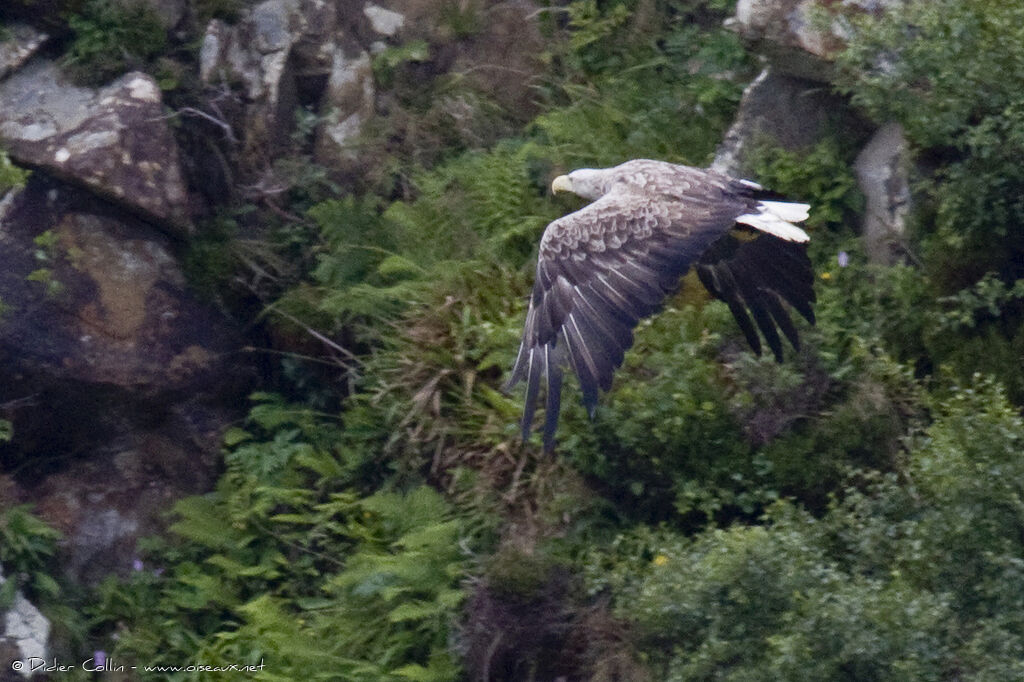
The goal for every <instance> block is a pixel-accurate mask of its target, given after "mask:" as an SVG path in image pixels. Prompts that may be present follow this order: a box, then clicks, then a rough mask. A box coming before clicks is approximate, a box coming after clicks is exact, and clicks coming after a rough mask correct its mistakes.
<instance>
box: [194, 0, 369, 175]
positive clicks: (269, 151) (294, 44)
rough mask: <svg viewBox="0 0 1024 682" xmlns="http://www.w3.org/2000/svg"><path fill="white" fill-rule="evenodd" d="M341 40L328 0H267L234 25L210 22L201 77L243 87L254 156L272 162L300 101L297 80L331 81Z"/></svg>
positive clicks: (247, 142)
mask: <svg viewBox="0 0 1024 682" xmlns="http://www.w3.org/2000/svg"><path fill="white" fill-rule="evenodd" d="M340 39H341V36H340V35H339V34H338V32H337V13H336V11H335V7H334V5H333V3H329V2H326V1H325V0H265V1H264V2H261V3H259V4H258V5H256V6H254V7H253V8H252V9H250V10H249V11H247V12H246V13H245V14H244V15H243V16H242V18H241V19H240V20H239V21H238V22H237V23H236V24H234V25H228V24H226V23H224V22H223V21H219V20H215V21H213V22H211V23H210V25H209V26H208V27H207V29H206V35H205V37H204V38H203V45H202V50H201V52H200V69H199V76H200V78H201V80H202V81H203V82H204V83H207V84H211V85H215V84H217V83H225V82H236V81H237V82H240V83H241V84H242V89H243V96H244V99H245V105H246V112H245V121H244V123H243V128H244V135H243V137H244V140H243V145H244V151H245V153H246V154H247V155H248V156H249V157H264V158H269V157H270V156H272V155H273V151H274V149H275V148H276V147H279V146H280V145H281V144H282V143H283V141H284V140H285V139H286V137H287V134H288V132H289V130H290V129H291V126H292V123H293V116H294V110H295V106H296V104H297V103H298V102H299V89H300V83H299V82H298V80H299V79H316V78H317V77H322V80H323V82H324V83H326V79H327V76H328V75H329V74H330V73H331V69H332V65H333V63H334V62H335V61H336V57H335V55H336V53H337V49H338V45H339V40H340ZM350 52H352V50H350ZM355 52H356V53H358V50H355Z"/></svg>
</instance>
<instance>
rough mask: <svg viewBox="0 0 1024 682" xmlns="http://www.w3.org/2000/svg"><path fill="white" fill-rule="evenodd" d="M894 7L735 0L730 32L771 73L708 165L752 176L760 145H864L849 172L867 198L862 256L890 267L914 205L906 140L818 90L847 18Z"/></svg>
mask: <svg viewBox="0 0 1024 682" xmlns="http://www.w3.org/2000/svg"><path fill="white" fill-rule="evenodd" d="M897 3H898V0H843V2H838V3H837V2H830V1H829V0H740V1H739V3H738V4H737V6H736V16H735V17H733V18H732V19H730V21H729V22H728V25H730V26H731V27H732V28H733V29H734V30H736V31H738V32H739V33H740V35H741V36H743V37H744V38H745V39H746V40H748V41H750V42H752V43H754V44H755V45H756V46H757V48H758V49H759V50H761V51H762V52H763V53H764V55H765V56H766V57H767V60H768V62H769V67H768V68H766V69H765V70H764V71H763V72H762V73H761V75H760V76H758V78H757V79H756V80H755V81H754V82H753V83H751V84H750V85H749V86H748V87H747V89H746V91H745V92H744V93H743V99H742V101H741V102H740V108H739V112H738V114H737V117H736V121H735V122H734V123H733V125H732V127H731V128H730V129H729V132H728V133H727V134H726V137H725V140H724V141H723V143H722V145H721V146H720V148H719V150H718V154H717V156H716V157H715V160H714V163H713V164H712V167H713V168H715V169H716V170H719V171H722V172H725V173H729V174H732V175H741V176H742V175H749V174H750V171H751V170H752V169H751V168H750V163H749V161H750V155H751V151H752V150H753V149H755V148H756V146H757V145H758V144H759V143H761V142H766V143H768V144H771V145H773V146H776V147H782V148H784V149H788V150H799V149H804V148H807V147H809V146H811V145H813V144H814V143H815V142H817V141H819V140H820V139H821V138H822V136H823V135H825V134H828V133H829V131H830V130H843V131H844V132H845V133H846V134H847V135H854V136H857V137H863V145H862V147H861V150H860V152H859V153H858V155H857V158H856V161H855V162H854V172H855V173H856V175H857V181H858V184H859V186H860V189H861V191H862V192H863V193H864V198H865V210H864V215H863V217H862V219H861V234H862V236H863V239H864V248H865V251H867V254H868V258H869V259H870V260H871V261H872V262H876V263H893V262H895V261H896V260H897V259H899V258H900V257H901V255H902V252H903V249H902V246H901V245H902V242H903V238H904V232H905V229H906V219H907V214H908V213H909V211H910V202H911V192H910V181H909V166H910V159H909V156H908V153H907V144H906V140H905V138H904V136H903V131H902V130H901V129H900V127H899V126H898V125H896V124H892V123H890V124H886V125H884V126H882V127H881V128H879V129H877V130H874V131H872V130H871V127H870V125H869V124H868V123H867V122H865V121H863V120H862V119H860V118H859V117H858V116H857V113H856V112H855V111H854V110H853V109H852V107H851V106H850V104H849V103H848V101H847V100H846V99H845V98H843V97H839V96H836V95H833V94H831V93H830V92H829V91H828V89H827V87H823V86H822V83H823V82H828V81H829V79H830V78H831V77H832V66H831V63H832V60H833V59H834V58H835V55H836V53H837V52H838V51H839V50H840V49H842V47H843V45H844V44H845V40H846V39H847V37H848V36H849V33H848V30H847V27H848V26H849V24H848V23H847V22H848V19H849V16H850V13H852V12H872V13H877V12H884V11H886V9H887V8H889V7H890V6H892V5H894V4H897ZM861 131H862V133H863V134H862V133H861ZM854 142H860V140H859V139H857V140H854Z"/></svg>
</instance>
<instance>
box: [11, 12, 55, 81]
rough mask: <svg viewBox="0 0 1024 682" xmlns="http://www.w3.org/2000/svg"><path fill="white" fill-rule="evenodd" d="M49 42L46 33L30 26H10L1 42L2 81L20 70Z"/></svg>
mask: <svg viewBox="0 0 1024 682" xmlns="http://www.w3.org/2000/svg"><path fill="white" fill-rule="evenodd" d="M47 40H49V36H48V35H47V34H46V33H43V32H42V31H40V30H38V29H36V28H33V27H32V26H29V25H28V24H20V23H19V24H13V25H11V26H8V27H7V32H6V35H5V37H4V38H3V39H2V40H0V80H3V79H4V78H6V77H7V75H8V74H10V73H12V72H14V71H16V70H17V69H18V68H20V67H21V65H22V64H24V63H25V62H26V61H28V60H29V59H30V58H31V57H32V55H34V54H35V53H36V52H38V51H39V48H41V47H42V46H43V45H45V44H46V41H47Z"/></svg>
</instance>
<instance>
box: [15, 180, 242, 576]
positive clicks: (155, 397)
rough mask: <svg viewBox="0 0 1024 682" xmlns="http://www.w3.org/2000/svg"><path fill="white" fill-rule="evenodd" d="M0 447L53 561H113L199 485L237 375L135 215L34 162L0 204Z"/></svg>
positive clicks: (167, 251) (93, 569) (155, 236)
mask: <svg viewBox="0 0 1024 682" xmlns="http://www.w3.org/2000/svg"><path fill="white" fill-rule="evenodd" d="M0 301H2V302H3V304H4V308H3V313H2V317H0V404H2V405H4V406H5V412H4V417H5V418H6V419H8V420H9V421H10V422H11V423H12V424H13V431H14V437H13V440H12V441H11V442H10V443H6V444H0V467H2V471H9V472H11V479H10V480H12V481H13V482H14V484H15V490H14V492H13V493H12V492H10V491H8V493H7V496H8V497H10V496H12V495H13V496H14V497H15V499H16V500H17V501H31V502H33V503H34V504H35V506H36V509H37V512H38V513H39V514H40V515H41V516H43V518H45V519H46V520H48V521H50V522H51V523H53V524H54V525H56V526H57V527H58V528H59V529H60V530H61V531H62V532H63V533H64V535H65V540H64V544H63V545H62V547H63V551H64V552H65V564H64V565H65V568H66V569H67V571H68V572H69V573H70V574H71V575H72V576H74V577H75V578H77V579H80V580H85V581H90V580H92V579H98V578H99V577H101V576H102V575H103V574H105V573H109V572H111V571H114V570H120V571H125V570H128V569H129V568H130V566H131V564H132V559H133V556H134V547H135V541H136V540H137V539H138V537H140V536H142V535H146V534H152V533H153V532H155V531H156V530H157V529H158V528H159V526H160V523H161V517H162V514H163V513H164V512H165V511H166V510H167V509H168V508H169V506H170V504H171V503H172V502H173V501H174V500H175V499H179V498H180V497H182V496H184V495H188V494H193V493H198V492H203V491H205V490H208V489H209V486H210V485H212V482H213V481H214V480H215V477H216V471H217V461H218V457H217V455H218V446H219V437H220V434H221V433H222V432H223V429H224V428H225V427H226V424H227V423H228V422H229V421H230V420H232V419H235V418H237V417H238V412H239V411H240V410H242V409H244V396H245V394H246V393H247V392H248V390H249V382H250V381H251V378H252V374H251V373H250V372H249V370H248V369H247V366H246V364H245V363H244V362H242V361H241V360H240V354H239V347H240V346H241V342H240V339H239V338H238V336H237V335H236V333H235V332H234V330H233V328H232V326H231V325H230V324H229V323H228V322H227V320H225V319H224V318H223V317H222V316H221V315H220V314H219V313H218V312H217V311H216V310H214V309H213V308H212V307H210V306H209V305H206V304H203V303H201V302H200V301H198V300H197V299H196V298H195V297H194V296H193V295H192V294H191V293H190V292H189V290H188V288H187V286H186V282H185V279H184V276H183V275H182V272H181V270H180V268H179V266H178V264H177V261H176V259H175V257H174V254H173V252H172V244H171V242H170V241H169V239H168V237H166V236H165V235H164V234H162V233H161V232H159V231H157V230H156V229H155V228H153V227H152V226H150V225H148V224H147V223H145V222H143V221H141V220H138V219H136V218H134V217H132V216H130V215H127V214H125V213H124V212H123V211H119V210H117V209H115V208H113V207H112V206H110V205H109V204H107V203H105V202H103V201H100V200H98V199H97V198H95V197H94V196H92V195H90V194H88V193H86V192H84V191H82V190H78V189H75V188H71V187H68V186H66V185H60V184H58V183H55V182H53V181H52V180H49V179H46V178H45V177H43V176H42V175H41V174H36V175H34V176H33V177H32V179H31V180H30V181H29V183H28V185H26V187H25V188H24V189H23V190H21V191H20V192H19V193H18V194H17V195H16V196H15V197H14V198H13V199H11V200H8V201H7V202H6V203H5V204H4V206H3V207H2V208H0Z"/></svg>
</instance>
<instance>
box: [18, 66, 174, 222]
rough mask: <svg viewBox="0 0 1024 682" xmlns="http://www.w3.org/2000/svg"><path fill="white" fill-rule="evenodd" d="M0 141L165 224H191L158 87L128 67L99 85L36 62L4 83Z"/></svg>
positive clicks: (26, 159)
mask: <svg viewBox="0 0 1024 682" xmlns="http://www.w3.org/2000/svg"><path fill="white" fill-rule="evenodd" d="M0 142H2V143H3V145H4V147H5V148H6V149H7V150H8V152H9V153H10V155H11V158H13V159H15V160H16V161H18V162H20V163H24V164H28V165H31V166H36V167H38V168H42V169H45V170H46V171H47V172H49V173H51V174H52V175H54V176H56V177H59V178H62V179H65V180H67V181H68V182H71V183H74V184H78V185H82V186H85V187H88V188H89V189H90V190H92V191H94V192H96V193H97V194H100V195H102V196H104V197H106V198H107V199H109V200H111V201H113V202H116V203H117V204H119V205H121V206H123V207H125V208H128V209H129V210H131V211H133V212H135V213H137V214H139V215H141V216H142V217H144V218H146V219H148V220H151V221H155V222H157V223H160V224H162V225H165V226H169V227H172V228H175V229H178V230H185V229H187V227H188V225H189V205H188V194H187V192H186V189H185V184H184V180H183V178H182V174H181V169H180V167H179V161H178V149H177V145H176V143H175V141H174V137H173V136H172V135H171V131H170V128H169V127H168V124H167V118H166V116H165V113H164V110H163V104H162V102H161V95H160V89H159V88H158V87H157V85H156V83H155V81H154V80H153V79H152V78H151V77H150V76H148V75H146V74H143V73H129V74H127V75H125V76H122V77H121V78H119V79H117V80H116V81H114V82H113V83H111V84H110V85H108V86H106V87H103V88H101V89H91V88H82V87H77V86H74V85H71V84H70V83H68V82H66V81H65V80H64V79H63V78H62V76H61V74H60V72H59V70H58V68H57V66H56V64H54V63H53V62H51V61H48V60H36V61H34V62H32V63H31V64H28V65H26V66H25V67H24V68H22V69H21V70H19V71H18V72H17V73H16V74H14V75H13V76H12V77H10V78H8V79H7V80H6V81H3V82H2V83H0Z"/></svg>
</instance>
